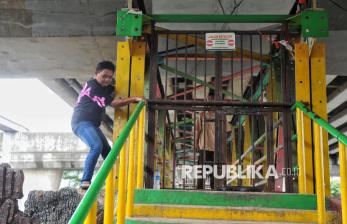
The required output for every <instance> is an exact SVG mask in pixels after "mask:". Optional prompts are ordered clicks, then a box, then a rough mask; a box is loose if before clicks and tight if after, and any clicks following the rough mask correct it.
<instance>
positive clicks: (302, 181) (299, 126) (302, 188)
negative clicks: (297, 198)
mask: <svg viewBox="0 0 347 224" xmlns="http://www.w3.org/2000/svg"><path fill="white" fill-rule="evenodd" d="M303 116H304V115H303V112H302V111H301V110H299V109H296V133H297V154H298V167H299V193H306V178H305V175H306V168H305V162H304V161H305V136H304V133H305V131H304V129H305V126H304V118H303Z"/></svg>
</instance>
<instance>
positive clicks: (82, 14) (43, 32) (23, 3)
mask: <svg viewBox="0 0 347 224" xmlns="http://www.w3.org/2000/svg"><path fill="white" fill-rule="evenodd" d="M124 7H126V1H125V0H117V1H115V0H88V1H87V0H59V1H56V0H2V1H1V2H0V24H1V25H0V37H69V36H104V35H106V36H112V35H114V33H115V24H116V11H117V10H118V9H121V8H124Z"/></svg>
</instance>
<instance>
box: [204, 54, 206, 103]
mask: <svg viewBox="0 0 347 224" xmlns="http://www.w3.org/2000/svg"><path fill="white" fill-rule="evenodd" d="M204 71H205V73H204V83H207V77H206V76H207V51H206V48H205V67H204ZM204 100H207V95H206V85H204Z"/></svg>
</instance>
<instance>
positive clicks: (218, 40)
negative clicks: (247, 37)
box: [206, 33, 236, 51]
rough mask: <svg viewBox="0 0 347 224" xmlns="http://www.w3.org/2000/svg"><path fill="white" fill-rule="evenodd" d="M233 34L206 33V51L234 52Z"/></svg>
mask: <svg viewBox="0 0 347 224" xmlns="http://www.w3.org/2000/svg"><path fill="white" fill-rule="evenodd" d="M235 45H236V41H235V33H206V50H213V51H234V50H235V49H236V46H235Z"/></svg>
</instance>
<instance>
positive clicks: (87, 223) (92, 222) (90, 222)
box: [83, 202, 98, 224]
mask: <svg viewBox="0 0 347 224" xmlns="http://www.w3.org/2000/svg"><path fill="white" fill-rule="evenodd" d="M97 204H98V202H94V204H93V206H92V207H91V208H90V211H89V213H88V216H87V218H86V219H85V220H84V222H83V224H96V212H97Z"/></svg>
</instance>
